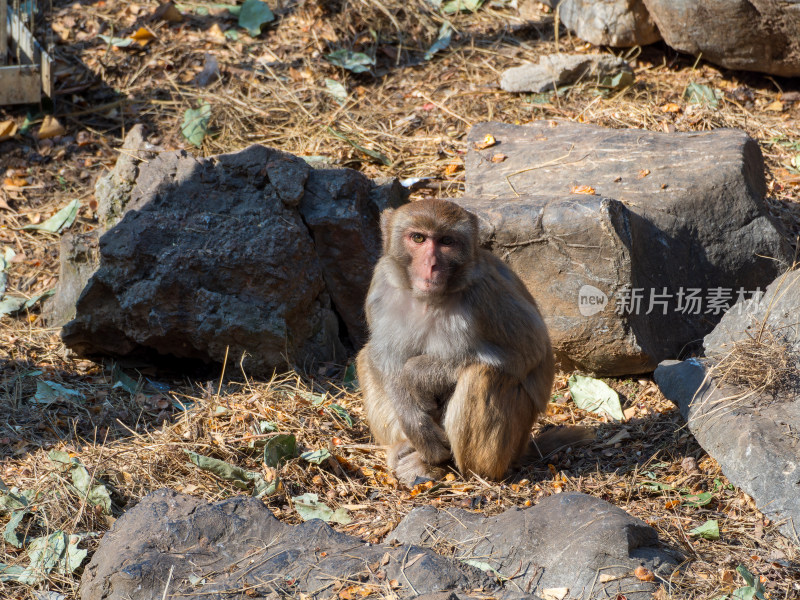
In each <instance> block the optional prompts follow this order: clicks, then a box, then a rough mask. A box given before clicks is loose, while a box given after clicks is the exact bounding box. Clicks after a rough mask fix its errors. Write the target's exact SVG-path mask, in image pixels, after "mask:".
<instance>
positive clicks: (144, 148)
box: [43, 124, 161, 327]
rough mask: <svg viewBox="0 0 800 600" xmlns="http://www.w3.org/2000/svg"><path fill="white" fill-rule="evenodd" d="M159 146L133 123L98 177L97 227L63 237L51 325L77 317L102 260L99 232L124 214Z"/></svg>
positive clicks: (48, 314) (47, 314)
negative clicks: (81, 299) (106, 170)
mask: <svg viewBox="0 0 800 600" xmlns="http://www.w3.org/2000/svg"><path fill="white" fill-rule="evenodd" d="M160 150H161V149H160V148H158V147H157V146H153V145H152V144H150V143H148V142H147V141H146V140H145V131H144V126H143V125H141V124H137V125H134V126H133V127H132V128H131V130H130V131H129V132H128V135H127V136H126V137H125V141H124V142H123V143H122V148H121V149H120V155H119V159H117V164H116V165H114V168H113V169H112V170H111V171H110V172H109V173H108V174H107V175H104V176H103V177H100V178H99V179H98V180H97V185H96V186H95V193H94V196H95V200H96V201H97V220H98V228H97V229H95V230H94V231H91V232H89V233H84V234H72V233H70V232H67V233H65V234H64V235H63V236H62V237H61V242H60V249H59V259H60V262H59V275H58V283H57V284H56V289H55V293H54V295H53V296H52V297H51V298H50V299H49V300H47V301H46V302H45V304H44V310H43V316H44V318H45V320H46V321H47V324H48V326H50V327H61V326H62V325H64V324H65V323H67V322H68V321H70V320H72V319H73V318H74V317H75V303H76V302H77V301H78V297H79V296H80V294H81V292H82V291H83V289H84V288H85V287H86V283H87V282H88V281H89V278H90V277H91V276H92V275H93V274H94V272H95V271H96V270H97V267H98V265H99V264H100V254H99V252H98V251H97V246H98V239H99V238H100V235H101V234H102V233H104V232H105V231H106V230H107V229H109V228H110V227H113V226H114V225H116V224H117V223H118V222H119V220H120V219H121V218H122V214H123V213H124V212H125V207H126V206H127V204H128V200H130V196H131V191H132V190H133V187H134V185H135V183H136V178H137V177H138V176H139V165H140V163H141V162H142V161H149V160H152V159H153V158H155V157H156V156H157V155H158V154H157V153H158V152H159V151H160Z"/></svg>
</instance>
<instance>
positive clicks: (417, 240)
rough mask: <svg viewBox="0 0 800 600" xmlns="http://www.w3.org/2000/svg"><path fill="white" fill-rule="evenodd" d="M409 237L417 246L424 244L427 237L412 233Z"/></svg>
mask: <svg viewBox="0 0 800 600" xmlns="http://www.w3.org/2000/svg"><path fill="white" fill-rule="evenodd" d="M409 237H410V238H411V241H412V242H414V243H415V244H421V243H422V242H424V241H425V236H424V235H422V234H421V233H412V234H411V235H410V236H409Z"/></svg>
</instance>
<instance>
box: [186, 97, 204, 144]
mask: <svg viewBox="0 0 800 600" xmlns="http://www.w3.org/2000/svg"><path fill="white" fill-rule="evenodd" d="M210 120H211V105H210V104H208V103H207V102H205V101H201V102H200V106H199V107H198V108H187V109H186V112H185V113H183V125H181V133H182V134H183V137H185V138H186V139H187V140H188V141H189V143H191V144H193V145H194V146H197V147H198V148H199V147H200V146H202V145H203V140H204V139H205V137H206V134H207V133H208V123H209V121H210Z"/></svg>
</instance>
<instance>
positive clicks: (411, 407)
mask: <svg viewBox="0 0 800 600" xmlns="http://www.w3.org/2000/svg"><path fill="white" fill-rule="evenodd" d="M456 370H457V369H456V368H454V367H449V366H447V365H445V364H444V363H442V361H440V360H438V359H435V358H431V357H430V356H426V355H421V356H415V357H413V358H411V359H409V360H408V361H407V362H406V364H405V365H404V366H403V370H402V372H401V374H400V378H399V381H398V382H396V383H395V384H394V386H393V388H394V395H395V397H396V407H397V416H398V419H399V421H400V426H401V428H402V429H403V433H405V434H406V437H407V438H408V440H409V441H410V442H411V445H412V446H414V449H415V450H416V451H417V452H419V454H420V455H421V458H422V460H423V461H424V462H426V463H428V464H431V465H436V464H440V463H444V462H447V461H448V460H450V455H451V454H450V445H449V443H448V441H447V435H446V434H445V432H444V429H442V427H441V425H440V424H439V423H440V421H441V413H442V407H443V405H444V404H445V403H446V402H447V399H448V398H449V397H450V395H451V394H452V392H453V389H454V387H455V383H456V379H455V375H454V373H455V372H456Z"/></svg>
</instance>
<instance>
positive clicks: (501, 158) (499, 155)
mask: <svg viewBox="0 0 800 600" xmlns="http://www.w3.org/2000/svg"><path fill="white" fill-rule="evenodd" d="M507 158H508V156H506V155H505V154H503V153H502V152H498V153H497V154H495V155H494V156H492V162H493V163H500V162H503V161H504V160H505V159H507Z"/></svg>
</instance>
